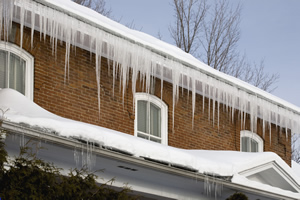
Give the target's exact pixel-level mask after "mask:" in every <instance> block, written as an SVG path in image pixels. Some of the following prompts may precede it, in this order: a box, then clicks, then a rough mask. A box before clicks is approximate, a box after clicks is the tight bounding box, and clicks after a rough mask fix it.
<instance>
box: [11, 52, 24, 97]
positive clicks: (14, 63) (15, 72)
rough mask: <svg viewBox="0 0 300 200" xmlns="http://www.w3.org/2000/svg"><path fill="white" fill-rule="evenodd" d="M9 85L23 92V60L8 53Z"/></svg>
mask: <svg viewBox="0 0 300 200" xmlns="http://www.w3.org/2000/svg"><path fill="white" fill-rule="evenodd" d="M9 63H10V70H9V87H10V88H13V89H15V90H17V91H19V92H21V93H22V94H25V61H24V60H22V59H21V58H20V57H18V56H16V55H14V54H12V53H11V54H10V60H9Z"/></svg>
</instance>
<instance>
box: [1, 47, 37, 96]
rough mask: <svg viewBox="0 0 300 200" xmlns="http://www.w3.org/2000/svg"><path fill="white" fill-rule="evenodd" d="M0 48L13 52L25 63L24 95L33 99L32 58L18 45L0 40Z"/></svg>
mask: <svg viewBox="0 0 300 200" xmlns="http://www.w3.org/2000/svg"><path fill="white" fill-rule="evenodd" d="M0 50H3V51H7V52H9V53H13V54H15V55H17V56H19V57H20V58H21V59H23V60H24V61H25V63H26V71H25V94H24V95H25V96H26V97H27V98H29V99H31V100H33V82H34V58H33V56H32V55H30V54H29V53H28V52H27V51H25V50H24V49H21V48H20V47H19V46H17V45H15V44H12V43H9V42H3V41H0Z"/></svg>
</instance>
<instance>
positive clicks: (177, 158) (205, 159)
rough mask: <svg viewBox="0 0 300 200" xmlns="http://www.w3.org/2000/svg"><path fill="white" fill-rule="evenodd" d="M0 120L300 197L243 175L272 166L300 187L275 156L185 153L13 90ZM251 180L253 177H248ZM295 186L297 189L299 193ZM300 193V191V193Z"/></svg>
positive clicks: (4, 93) (0, 102)
mask: <svg viewBox="0 0 300 200" xmlns="http://www.w3.org/2000/svg"><path fill="white" fill-rule="evenodd" d="M1 110H2V111H3V112H5V113H4V114H3V115H1V114H0V120H1V119H2V120H5V121H10V122H14V123H25V124H28V125H30V126H31V127H35V126H38V127H41V128H43V129H45V130H46V129H48V130H52V131H54V132H55V133H57V134H58V135H59V136H63V137H67V138H80V139H82V140H85V141H89V142H96V143H98V144H101V145H103V146H108V147H113V148H116V149H119V150H121V151H124V152H128V153H129V154H131V155H133V156H135V157H144V158H150V159H153V160H157V161H162V162H167V163H171V164H175V165H178V166H185V167H187V168H190V169H194V170H195V171H196V172H198V173H201V174H210V175H217V176H226V177H228V176H230V177H232V179H231V180H232V182H233V183H236V184H240V185H244V186H247V187H250V188H256V189H260V190H265V191H272V192H274V193H277V194H281V195H286V196H287V197H293V198H300V195H299V193H296V192H295V191H294V192H291V191H287V190H283V189H280V188H276V187H273V186H274V185H273V186H271V185H267V184H263V183H260V182H257V181H253V180H252V179H250V178H247V176H245V175H243V173H248V171H249V170H250V171H251V169H256V168H257V167H259V166H264V165H266V164H268V163H273V164H275V165H277V166H279V168H280V169H281V171H284V174H286V176H287V177H289V179H291V180H292V182H294V183H295V185H297V187H299V183H300V180H299V179H298V177H297V176H296V175H295V174H294V172H293V171H292V170H291V168H290V167H289V166H288V165H287V164H286V163H285V162H284V161H283V160H282V159H281V158H280V157H279V156H277V155H276V154H275V153H271V152H264V153H245V152H236V151H208V150H184V149H179V148H174V147H170V146H166V145H162V144H158V143H155V142H151V141H148V140H145V139H142V138H138V137H134V136H131V135H128V134H125V133H121V132H117V131H114V130H110V129H106V128H103V127H99V126H95V125H91V124H86V123H82V122H78V121H74V120H70V119H66V118H62V117H59V116H57V115H54V114H52V113H50V112H48V111H46V110H45V109H43V108H41V107H39V106H38V105H37V104H35V103H34V102H32V101H31V100H29V99H28V98H26V97H24V96H23V95H22V94H20V93H18V92H17V91H15V90H12V89H2V90H0V111H1ZM249 177H250V175H249ZM297 187H296V190H297ZM299 191H300V190H299Z"/></svg>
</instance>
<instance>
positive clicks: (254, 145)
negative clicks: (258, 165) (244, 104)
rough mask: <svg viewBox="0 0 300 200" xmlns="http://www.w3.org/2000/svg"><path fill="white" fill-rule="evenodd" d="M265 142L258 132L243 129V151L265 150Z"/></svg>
mask: <svg viewBox="0 0 300 200" xmlns="http://www.w3.org/2000/svg"><path fill="white" fill-rule="evenodd" d="M263 147H264V142H263V140H262V139H261V137H259V136H258V135H257V134H256V133H252V132H251V131H246V130H243V131H241V151H243V152H263Z"/></svg>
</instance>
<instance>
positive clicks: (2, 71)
mask: <svg viewBox="0 0 300 200" xmlns="http://www.w3.org/2000/svg"><path fill="white" fill-rule="evenodd" d="M6 62H7V53H6V52H5V51H1V50H0V88H6V87H7V84H6V81H7V80H6V79H7V76H6V73H7V69H6Z"/></svg>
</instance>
